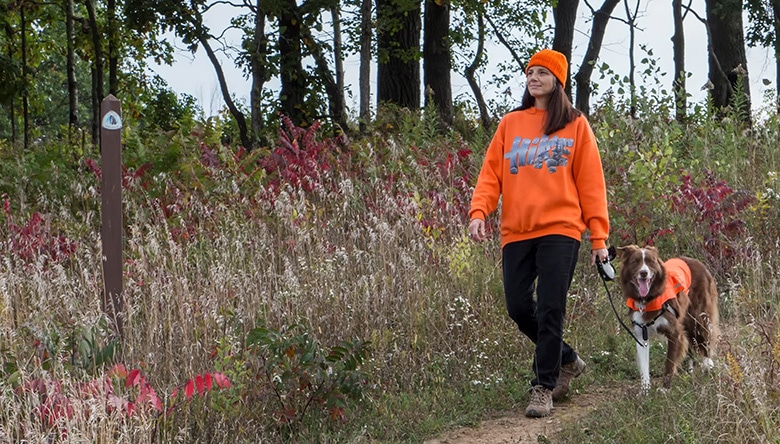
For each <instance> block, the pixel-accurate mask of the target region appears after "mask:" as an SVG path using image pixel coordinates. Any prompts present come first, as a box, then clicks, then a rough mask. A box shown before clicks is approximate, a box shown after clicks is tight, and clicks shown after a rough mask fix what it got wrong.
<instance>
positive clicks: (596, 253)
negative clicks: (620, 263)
mask: <svg viewBox="0 0 780 444" xmlns="http://www.w3.org/2000/svg"><path fill="white" fill-rule="evenodd" d="M596 259H598V260H599V261H600V262H604V261H606V260H607V259H609V252H608V251H607V249H606V248H599V249H598V250H590V264H591V265H596Z"/></svg>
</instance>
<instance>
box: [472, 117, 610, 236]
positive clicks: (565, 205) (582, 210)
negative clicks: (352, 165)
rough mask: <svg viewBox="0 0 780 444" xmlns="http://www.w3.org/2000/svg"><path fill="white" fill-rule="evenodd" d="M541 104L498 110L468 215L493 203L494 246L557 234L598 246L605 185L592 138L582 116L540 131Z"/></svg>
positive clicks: (482, 213)
mask: <svg viewBox="0 0 780 444" xmlns="http://www.w3.org/2000/svg"><path fill="white" fill-rule="evenodd" d="M545 117H546V111H544V110H538V109H536V108H529V109H526V110H522V111H514V112H510V113H508V114H506V115H505V116H504V118H503V119H501V123H499V125H498V129H496V133H495V135H494V136H493V140H492V141H491V142H490V146H489V147H488V150H487V153H485V160H484V162H483V164H482V170H481V171H480V173H479V177H478V178H477V185H476V188H475V189H474V195H473V196H472V199H471V210H470V211H469V218H470V219H483V220H484V219H485V217H486V216H487V215H488V214H490V213H492V212H493V211H495V210H496V208H497V207H498V199H499V196H500V197H501V199H502V202H501V246H502V247H503V246H505V245H506V244H508V243H510V242H515V241H521V240H527V239H533V238H537V237H541V236H546V235H550V234H560V235H564V236H569V237H571V238H574V239H577V240H582V234H583V233H584V232H585V230H586V229H589V230H590V242H591V249H599V248H606V240H607V235H608V234H609V216H608V213H607V192H606V185H605V183H604V172H603V170H602V167H601V156H600V155H599V151H598V146H597V145H596V138H595V137H594V135H593V131H592V130H591V128H590V125H589V124H588V121H587V119H586V118H585V117H584V116H579V117H577V118H576V119H575V120H574V121H573V122H571V123H569V124H568V125H566V127H564V128H563V129H561V130H559V131H557V132H555V133H553V134H551V135H549V136H547V135H543V134H542V128H543V127H544V119H545Z"/></svg>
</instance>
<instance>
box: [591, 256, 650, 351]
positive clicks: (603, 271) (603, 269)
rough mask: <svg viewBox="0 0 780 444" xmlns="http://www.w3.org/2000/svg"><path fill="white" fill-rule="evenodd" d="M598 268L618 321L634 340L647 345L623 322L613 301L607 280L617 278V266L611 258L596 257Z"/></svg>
mask: <svg viewBox="0 0 780 444" xmlns="http://www.w3.org/2000/svg"><path fill="white" fill-rule="evenodd" d="M596 268H597V269H598V270H599V276H600V277H601V282H603V283H604V289H605V290H607V296H608V299H609V305H611V306H612V311H613V312H614V313H615V317H616V318H617V320H618V322H620V325H622V326H623V328H624V329H625V330H626V331H627V332H628V334H630V335H631V337H632V338H633V339H634V341H635V342H636V343H637V344H639V345H640V346H642V347H647V342H644V343H643V342H639V339H637V338H636V336H635V335H634V332H632V331H631V329H630V328H628V326H627V325H626V324H625V323H624V322H623V320H622V319H620V314H618V311H617V308H615V303H614V302H613V301H612V293H610V292H609V287H607V281H611V280H614V279H615V268H614V267H612V264H610V263H609V259H607V260H606V261H604V262H601V260H600V259H598V258H596ZM659 316H660V315H659ZM656 319H658V318H656ZM653 322H655V320H653ZM643 331H644V332H647V326H644V329H643ZM646 334H647V333H645V335H646ZM645 340H646V338H645Z"/></svg>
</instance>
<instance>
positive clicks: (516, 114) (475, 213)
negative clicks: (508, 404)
mask: <svg viewBox="0 0 780 444" xmlns="http://www.w3.org/2000/svg"><path fill="white" fill-rule="evenodd" d="M567 69H568V63H567V61H566V57H565V56H564V55H563V54H561V53H560V52H557V51H553V50H550V49H544V50H541V51H539V52H538V53H536V54H534V55H533V57H531V60H530V61H529V62H528V66H527V68H526V77H527V82H526V90H525V93H524V94H523V100H522V102H521V105H520V107H518V108H517V109H515V110H512V111H511V112H509V113H507V114H506V115H505V116H504V118H503V119H502V120H501V123H499V125H498V129H497V130H496V133H495V134H494V136H493V140H492V141H491V143H490V146H489V147H488V150H487V153H486V154H485V159H484V162H483V164H482V170H481V171H480V173H479V177H478V179H477V185H476V188H475V189H474V195H473V197H472V200H471V210H470V211H469V217H470V219H471V222H470V224H469V234H470V236H471V237H472V238H473V239H474V240H476V241H478V242H481V241H484V240H485V239H486V234H485V217H487V215H488V214H490V213H492V212H493V211H494V210H496V208H497V206H498V199H499V196H500V197H501V199H502V209H501V248H502V264H503V265H502V266H503V279H504V293H505V297H506V306H507V311H508V312H509V316H510V317H511V318H512V320H514V321H515V323H516V324H517V326H518V327H519V329H520V331H521V332H522V333H524V334H525V335H526V336H528V338H529V339H531V341H533V342H534V344H536V347H535V352H534V362H533V371H534V375H535V377H534V379H533V380H532V381H531V400H530V402H529V404H528V408H527V409H526V411H525V414H526V416H529V417H543V416H547V415H549V414H550V411H551V410H552V406H553V399H554V400H556V401H558V400H560V399H562V398H563V397H565V396H566V395H567V394H568V392H569V383H570V382H571V380H572V378H574V377H576V376H578V375H579V374H580V373H582V371H583V370H584V369H585V362H584V361H583V360H582V359H581V358H580V357H579V356H578V355H577V353H576V352H575V351H574V350H573V349H572V348H571V347H570V346H569V345H568V344H566V343H565V342H564V341H563V320H564V316H565V314H566V295H567V293H568V291H569V286H570V285H571V279H572V275H573V273H574V268H575V265H576V263H577V254H578V252H579V248H580V240H581V239H582V236H583V233H585V231H586V230H589V231H590V236H589V240H590V247H591V263H592V264H593V263H595V261H596V260H597V259H598V260H602V261H604V260H606V259H607V249H606V240H607V235H608V233H609V219H608V214H607V196H606V186H605V183H604V172H603V170H602V167H601V157H600V156H599V151H598V146H597V144H596V139H595V137H594V135H593V131H592V130H591V128H590V125H589V124H588V121H587V119H586V118H585V116H584V115H582V113H581V112H580V111H579V110H577V109H575V108H574V106H573V105H572V104H571V102H570V101H569V98H568V97H567V96H566V94H565V92H564V86H565V85H566V70H567ZM534 290H536V300H534Z"/></svg>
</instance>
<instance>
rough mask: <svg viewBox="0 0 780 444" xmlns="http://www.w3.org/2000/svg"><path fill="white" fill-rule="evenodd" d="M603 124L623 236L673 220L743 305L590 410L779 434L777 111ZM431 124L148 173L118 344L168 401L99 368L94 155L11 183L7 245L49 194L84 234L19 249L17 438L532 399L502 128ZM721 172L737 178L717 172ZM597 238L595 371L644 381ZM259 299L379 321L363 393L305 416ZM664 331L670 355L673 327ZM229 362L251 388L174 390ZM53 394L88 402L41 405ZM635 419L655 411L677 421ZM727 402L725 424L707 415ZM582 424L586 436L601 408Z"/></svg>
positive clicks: (289, 437)
mask: <svg viewBox="0 0 780 444" xmlns="http://www.w3.org/2000/svg"><path fill="white" fill-rule="evenodd" d="M592 124H593V127H594V131H595V132H596V135H597V137H598V139H599V141H600V145H601V148H602V152H603V159H604V163H605V171H606V173H607V180H608V182H609V185H610V202H611V216H612V219H613V233H612V235H611V242H612V244H614V245H619V244H621V243H629V242H630V243H644V242H648V241H650V242H653V243H655V244H656V245H658V246H659V248H661V250H662V252H663V253H664V254H665V255H674V254H677V253H685V254H689V255H693V256H697V257H702V258H704V259H707V260H708V262H709V263H710V264H711V265H712V267H713V268H714V269H715V270H717V273H718V275H717V279H718V283H719V289H720V291H721V312H722V314H723V316H722V322H723V323H724V325H725V326H726V328H724V335H723V338H722V340H721V344H720V348H719V350H720V352H719V359H718V363H719V366H718V369H717V371H716V372H715V374H714V376H712V377H711V378H709V379H703V380H702V381H704V382H700V381H699V380H697V379H695V378H687V377H685V376H681V381H682V382H681V383H680V384H676V385H675V388H674V389H673V390H674V391H673V392H672V394H678V395H679V396H677V397H674V396H668V397H667V396H666V395H663V394H652V395H651V396H650V397H649V398H647V399H636V398H633V397H625V396H617V397H616V399H614V400H611V401H610V404H609V405H606V406H605V407H604V408H603V409H599V413H597V416H595V417H594V418H592V424H593V425H592V426H591V427H590V429H591V430H593V429H594V428H597V429H598V430H599V431H600V432H604V433H605V434H606V435H605V436H615V438H614V441H613V442H618V441H620V442H625V441H621V440H622V439H624V438H626V437H627V436H628V433H629V432H625V430H627V429H625V428H621V429H618V430H617V431H616V430H615V428H614V424H615V423H616V422H620V421H626V420H627V416H628V415H629V413H628V412H631V411H636V410H641V409H644V408H651V409H653V408H654V409H658V410H664V409H666V408H667V407H669V408H671V406H672V404H673V403H674V402H678V401H679V400H680V399H683V400H687V402H689V403H690V405H691V406H693V407H695V409H698V410H699V411H701V410H702V409H703V410H705V414H704V415H697V417H699V416H704V417H705V418H713V419H712V420H704V421H702V420H694V419H693V418H692V417H686V418H684V419H682V420H681V421H683V422H684V423H683V422H681V423H680V424H678V425H679V427H677V429H675V430H676V431H675V432H674V433H677V435H673V438H672V439H671V441H672V442H678V441H679V442H683V441H685V442H689V440H688V439H687V438H686V439H684V437H685V436H689V437H694V438H695V437H697V436H698V437H706V439H705V440H706V441H712V442H771V441H776V440H777V439H778V434H777V430H778V427H777V426H778V424H780V419H779V418H778V411H779V410H780V402H779V401H778V393H780V390H779V387H780V386H779V385H778V384H780V381H779V380H778V378H779V377H778V376H777V375H778V374H777V369H778V368H779V367H778V366H780V353H779V352H777V350H778V343H780V341H779V340H778V319H777V316H778V315H777V307H778V301H779V300H780V298H779V297H778V290H777V289H776V280H777V263H778V254H777V247H778V245H777V244H778V240H777V233H778V226H780V216H779V215H780V212H778V209H779V208H778V206H779V205H780V197H779V196H780V181H778V178H777V172H778V171H780V165H779V164H778V159H777V154H776V150H775V149H774V146H775V145H774V141H776V140H777V137H778V134H777V126H776V125H775V123H773V122H767V123H766V124H765V125H763V126H757V127H756V129H753V130H745V129H743V128H741V127H740V126H739V125H738V124H737V123H735V120H733V119H732V120H714V119H710V118H709V117H704V116H703V117H700V120H698V121H694V123H691V124H688V125H684V126H682V125H678V124H676V123H674V122H669V121H666V120H664V118H663V117H662V116H653V115H648V116H646V117H645V118H644V119H642V120H634V119H628V118H625V117H623V114H622V112H621V110H619V109H616V108H604V109H602V110H600V112H599V114H597V115H595V116H594V117H593V118H592ZM427 125H428V123H427V122H425V121H424V120H418V119H416V118H414V117H407V118H405V119H402V120H401V121H400V124H397V126H398V127H399V128H403V131H400V132H399V133H398V134H386V133H383V132H379V131H377V133H376V134H375V135H374V136H372V137H370V138H366V139H363V140H360V141H355V142H352V143H350V144H348V145H341V146H338V145H329V144H326V145H325V146H323V144H324V143H325V142H324V141H323V137H322V136H319V135H317V137H314V136H312V134H304V133H301V132H294V131H293V132H291V133H290V134H289V135H288V138H287V139H286V143H287V144H288V145H289V147H290V148H289V149H290V150H295V149H296V148H297V149H298V150H299V151H290V152H293V153H295V154H294V155H293V156H292V157H290V158H285V157H284V156H285V155H289V154H290V153H289V152H288V153H287V154H284V153H285V152H284V151H283V152H282V154H284V155H282V154H279V153H276V154H274V155H276V156H277V157H274V155H272V154H270V153H267V155H266V156H265V157H266V158H276V159H277V161H278V163H276V164H275V168H276V170H272V169H269V170H263V169H260V168H257V165H259V164H258V163H257V162H258V160H257V159H256V158H251V157H249V158H243V159H241V158H238V157H237V156H235V153H231V152H230V151H229V150H227V149H224V148H217V147H211V148H207V151H208V152H205V151H203V152H202V151H201V150H200V149H196V148H191V147H189V148H188V147H185V148H184V150H185V151H187V152H188V154H187V157H186V158H184V159H182V167H181V168H180V169H179V170H178V171H174V172H156V173H153V172H150V173H148V174H147V175H145V176H143V177H135V178H133V179H132V180H130V181H129V184H128V187H127V188H126V189H125V197H126V199H125V207H124V214H125V237H124V239H125V251H124V256H125V259H126V262H125V265H124V273H125V280H124V285H125V287H124V301H125V312H124V316H125V322H124V325H125V336H124V338H123V340H122V341H121V355H119V356H118V358H117V359H120V360H121V362H122V363H124V365H125V366H126V367H127V368H128V369H137V370H140V372H141V374H142V375H143V376H144V377H145V378H146V380H147V381H148V382H149V384H150V386H151V387H154V389H155V391H156V394H157V396H159V398H160V399H161V400H162V403H163V411H164V412H168V413H166V414H162V413H160V412H158V411H156V410H154V409H152V408H149V407H148V406H146V405H145V404H143V403H142V402H139V403H138V410H137V411H136V413H134V414H131V415H128V414H126V412H124V411H122V410H121V409H117V408H115V406H114V405H112V404H111V403H109V402H107V401H106V400H107V399H109V396H108V394H109V392H110V391H111V390H114V391H115V392H116V393H118V394H120V395H121V396H122V397H123V399H126V400H136V396H137V390H138V388H137V387H136V386H131V387H124V386H123V385H122V383H121V382H122V381H121V380H120V381H119V382H116V380H115V383H114V384H113V385H112V386H111V387H112V388H111V389H109V388H108V386H106V385H102V384H97V385H94V387H95V388H91V387H93V386H90V385H89V384H90V383H91V382H93V381H103V380H105V377H106V375H107V374H109V372H110V369H111V368H112V365H113V364H114V362H105V363H103V362H101V365H95V363H96V361H97V360H99V358H100V352H101V351H103V350H106V349H107V348H108V347H109V346H110V344H111V341H112V339H114V336H113V333H112V330H111V328H110V322H108V321H107V320H106V319H105V318H104V317H103V314H102V309H101V306H100V299H101V286H102V274H101V273H102V271H101V255H100V240H99V238H98V234H97V233H98V232H99V230H98V229H97V228H98V223H99V222H98V221H99V220H100V219H99V208H98V205H97V202H99V189H98V181H97V179H96V178H95V177H93V176H90V174H89V171H88V170H86V169H85V173H84V176H83V181H82V182H78V183H72V184H70V185H69V186H71V188H70V190H71V192H70V193H64V194H65V195H67V196H69V198H67V199H63V200H59V201H48V200H47V198H46V197H45V196H41V197H36V198H35V199H31V200H33V201H34V202H35V203H32V202H29V203H27V204H26V205H25V206H22V205H16V204H17V203H18V201H19V199H18V197H19V196H20V194H15V195H9V196H8V200H9V201H10V202H11V203H12V204H13V205H12V206H11V210H10V213H9V214H10V216H8V217H11V218H12V219H7V221H8V222H7V223H6V225H5V227H3V228H0V234H2V236H3V237H2V239H4V240H5V242H6V245H9V246H10V245H11V243H10V242H11V240H13V239H20V238H22V237H23V236H22V234H20V232H19V231H15V230H14V229H12V228H11V222H12V221H13V222H14V223H15V225H16V226H24V225H25V221H27V220H28V218H29V216H30V214H31V213H32V212H33V211H40V212H41V213H42V214H43V215H44V221H45V223H44V224H42V225H41V226H39V227H38V228H37V230H36V231H35V235H36V236H37V237H46V236H56V235H59V234H62V235H64V236H66V237H68V238H69V239H71V240H74V241H76V242H77V245H78V247H77V248H76V249H75V250H74V251H73V253H72V254H70V255H69V256H68V258H67V260H62V261H53V260H51V258H50V255H49V256H47V254H39V255H37V256H35V257H32V258H27V257H26V256H25V257H22V256H21V255H20V252H19V249H18V248H10V247H9V248H4V249H3V251H2V261H1V262H0V263H2V266H0V289H2V294H3V296H4V297H3V299H2V301H0V303H1V304H2V325H0V350H1V351H2V355H0V356H1V357H0V359H2V363H3V368H4V371H3V373H2V376H3V378H2V380H0V440H2V441H5V442H18V441H27V442H44V441H46V442H49V441H58V440H61V441H68V442H160V441H161V442H236V441H237V442H418V441H420V440H422V439H423V438H424V437H425V436H429V435H430V434H432V433H436V432H437V431H440V430H442V429H444V428H448V427H452V426H454V425H457V424H463V423H472V422H474V421H478V420H479V419H481V418H484V417H486V416H489V415H491V414H494V412H495V411H496V410H502V409H506V410H509V409H513V408H516V407H517V405H519V404H522V403H523V402H524V401H525V399H526V398H525V397H526V394H525V391H524V387H525V385H526V384H527V380H528V378H529V374H528V369H529V368H530V365H529V364H530V360H531V352H532V349H531V347H530V345H529V344H528V342H527V341H525V340H524V339H523V338H522V337H521V336H520V335H519V333H517V330H516V328H515V327H514V326H513V325H512V324H511V322H510V321H509V320H508V318H507V316H506V315H505V312H504V306H503V291H502V286H501V276H500V263H499V260H500V252H499V251H498V239H497V234H496V233H495V231H494V238H493V240H492V241H491V242H489V243H487V244H484V245H477V244H474V243H472V242H470V241H469V240H468V238H467V237H466V228H465V224H466V214H465V212H466V210H467V208H468V201H469V198H470V191H471V187H472V186H473V183H474V179H475V174H476V173H477V171H478V168H479V166H480V163H481V157H482V154H483V153H484V142H474V143H473V144H471V145H470V144H469V143H467V142H466V141H464V140H463V139H461V138H460V137H458V136H456V135H451V136H447V137H441V136H436V135H434V134H435V133H434V132H431V131H430V128H428V126H427ZM329 143H330V142H329ZM193 146H197V145H193ZM285 146H287V145H285ZM323 148H327V149H328V150H325V151H323ZM318 150H320V151H318ZM307 152H308V153H311V152H319V153H321V155H319V156H312V157H306V156H307ZM206 154H208V156H206ZM206 157H207V158H208V159H210V160H209V161H208V162H205V161H203V160H204V158H206ZM284 159H287V160H284ZM291 159H292V160H291ZM759 160H760V161H759ZM285 162H287V163H285ZM290 162H292V163H293V164H295V165H297V166H300V167H301V168H300V169H296V170H289V171H291V172H294V173H295V174H296V175H295V176H292V175H291V176H288V177H287V180H279V176H278V175H277V173H276V171H281V170H283V169H284V168H286V167H288V166H289V165H290ZM295 162H299V163H295ZM254 168H257V169H254ZM706 172H710V174H711V175H712V177H714V178H715V179H717V180H715V181H709V182H708V181H707V177H709V176H707V173H706ZM291 174H292V173H291ZM686 175H690V176H691V183H690V185H689V187H688V188H687V189H688V191H690V193H692V194H690V195H694V194H695V193H694V192H698V191H701V192H703V193H704V194H702V195H708V194H707V192H708V191H713V192H715V195H711V198H710V200H709V201H708V202H710V203H711V204H712V205H714V207H709V206H706V205H700V204H699V203H698V202H697V201H695V200H692V199H688V200H685V199H683V200H679V201H676V200H675V199H676V197H675V196H678V197H679V195H680V193H681V191H680V190H682V189H684V179H683V178H684V177H685V176H686ZM295 180H299V182H295ZM718 181H725V184H723V183H720V182H718ZM293 183H294V184H293ZM729 190H730V191H729ZM675 193H677V194H675ZM729 196H733V197H729ZM741 196H742V197H744V196H749V197H750V199H747V198H745V199H743V198H742V197H741ZM681 199H682V198H681ZM673 202H678V204H677V205H676V206H675V205H673ZM735 202H740V203H739V205H737V204H736V203H735ZM743 204H744V205H743ZM735 205H737V206H735ZM74 208H77V209H78V210H76V211H74V210H73V209H74ZM495 224H496V220H495V219H493V220H492V221H491V229H493V230H495V229H496V225H495ZM719 229H722V231H718V230H719ZM14 245H18V244H14ZM584 245H587V243H586V244H584ZM584 250H585V249H583V251H582V260H581V261H580V266H579V267H578V269H577V274H576V276H575V281H574V285H573V286H572V292H571V295H570V304H569V313H568V315H567V316H568V318H567V332H566V335H567V339H568V340H569V341H570V342H571V343H573V344H574V345H575V346H576V347H577V349H578V350H580V351H581V353H583V355H584V356H586V357H587V359H588V361H589V363H590V366H589V369H590V370H589V372H588V374H587V375H586V376H585V377H584V379H583V380H582V381H578V382H577V384H582V385H581V386H578V389H580V388H582V390H585V387H586V386H587V385H588V384H597V385H598V384H604V383H617V384H626V385H630V384H633V383H635V379H636V375H635V370H634V368H633V365H634V364H633V358H632V356H633V349H632V345H631V343H630V341H628V340H626V337H625V336H621V335H622V333H621V331H620V329H619V327H618V324H617V322H616V320H615V319H614V316H613V314H612V312H611V308H610V307H609V305H608V302H607V301H606V299H605V297H604V293H603V287H602V283H601V282H600V281H598V279H597V278H596V276H595V274H594V273H593V270H592V269H591V268H590V267H589V266H588V264H587V261H586V257H587V251H584ZM40 252H41V253H44V252H45V251H44V250H40ZM618 265H619V264H618ZM613 291H614V288H613ZM260 322H262V323H263V325H265V326H267V327H269V328H272V329H276V330H279V331H286V329H288V328H289V327H291V326H292V325H294V324H301V325H302V327H303V329H304V330H305V331H306V332H308V334H309V335H310V336H311V337H313V338H316V340H317V341H318V343H319V344H321V345H322V347H324V348H326V347H330V346H334V345H336V344H338V343H339V341H353V340H358V339H359V340H362V341H370V344H371V345H370V347H371V348H370V353H369V354H368V356H367V360H366V361H365V362H364V363H363V365H362V369H363V370H364V371H365V372H366V374H367V375H368V379H367V384H366V385H365V387H363V395H364V396H363V398H362V400H354V401H353V400H350V401H349V402H348V403H347V404H346V408H345V416H344V419H345V420H346V421H343V420H340V419H338V418H336V419H334V418H333V417H331V416H330V415H329V414H328V411H326V410H324V409H317V408H314V409H311V410H308V413H307V414H306V415H305V416H303V417H299V418H296V419H295V421H286V420H283V419H282V416H280V410H281V408H280V402H279V400H280V399H282V400H284V399H291V398H292V397H293V395H294V394H293V393H287V394H284V393H282V394H281V395H282V396H281V398H280V397H275V396H274V395H273V393H272V390H271V386H272V384H270V383H269V381H268V380H267V375H265V374H264V373H263V371H264V368H263V367H262V362H261V359H260V358H258V356H257V355H256V354H253V353H252V352H251V351H250V350H249V349H248V348H247V335H248V334H249V333H250V332H251V331H252V330H253V329H254V328H255V327H256V326H257V325H258V323H260ZM653 355H654V358H653V359H654V360H656V361H655V362H657V359H659V358H658V356H661V355H662V350H658V349H654V351H653ZM210 372H220V373H223V374H225V375H227V376H228V377H229V378H231V382H232V386H231V388H230V389H226V390H216V389H215V390H213V392H210V393H206V394H204V395H203V396H194V397H192V398H191V399H187V400H183V399H181V396H179V398H173V397H172V394H173V392H174V390H177V389H179V390H181V388H182V387H183V384H185V382H186V381H188V380H190V379H191V378H193V377H195V375H200V374H206V373H210ZM272 376H273V375H272ZM277 376H278V375H277ZM40 381H44V382H45V384H44V386H45V387H46V388H45V389H41V388H40V387H41V385H40V384H41V383H40ZM31 383H36V384H38V385H35V386H32V387H33V388H31V385H30V384H31ZM35 387H37V388H35ZM56 399H62V400H63V401H62V402H60V403H59V404H57V403H52V400H56ZM52 405H57V406H64V407H63V408H65V411H64V412H65V413H63V412H60V413H57V412H54V413H57V414H49V413H46V412H45V411H43V413H42V407H46V408H49V407H51V406H52ZM613 406H617V407H613ZM632 424H637V427H638V430H639V431H644V432H646V433H647V430H649V429H651V428H653V427H657V425H656V424H652V423H650V422H643V421H636V420H635V419H634V420H632ZM715 425H717V426H718V430H719V432H718V433H717V434H715V432H712V431H711V430H710V429H706V427H710V426H715ZM621 430H622V431H623V432H621ZM566 433H569V434H570V435H571V437H573V438H572V439H575V438H576V439H581V440H582V439H585V438H584V437H583V435H582V433H585V432H582V429H581V428H576V427H575V428H574V429H572V430H568V431H567V432H566ZM609 433H612V434H613V435H609ZM630 433H635V432H630ZM636 433H639V432H636ZM674 436H677V438H674ZM757 437H758V438H757ZM605 442H606V441H605ZM697 442H698V441H697Z"/></svg>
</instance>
